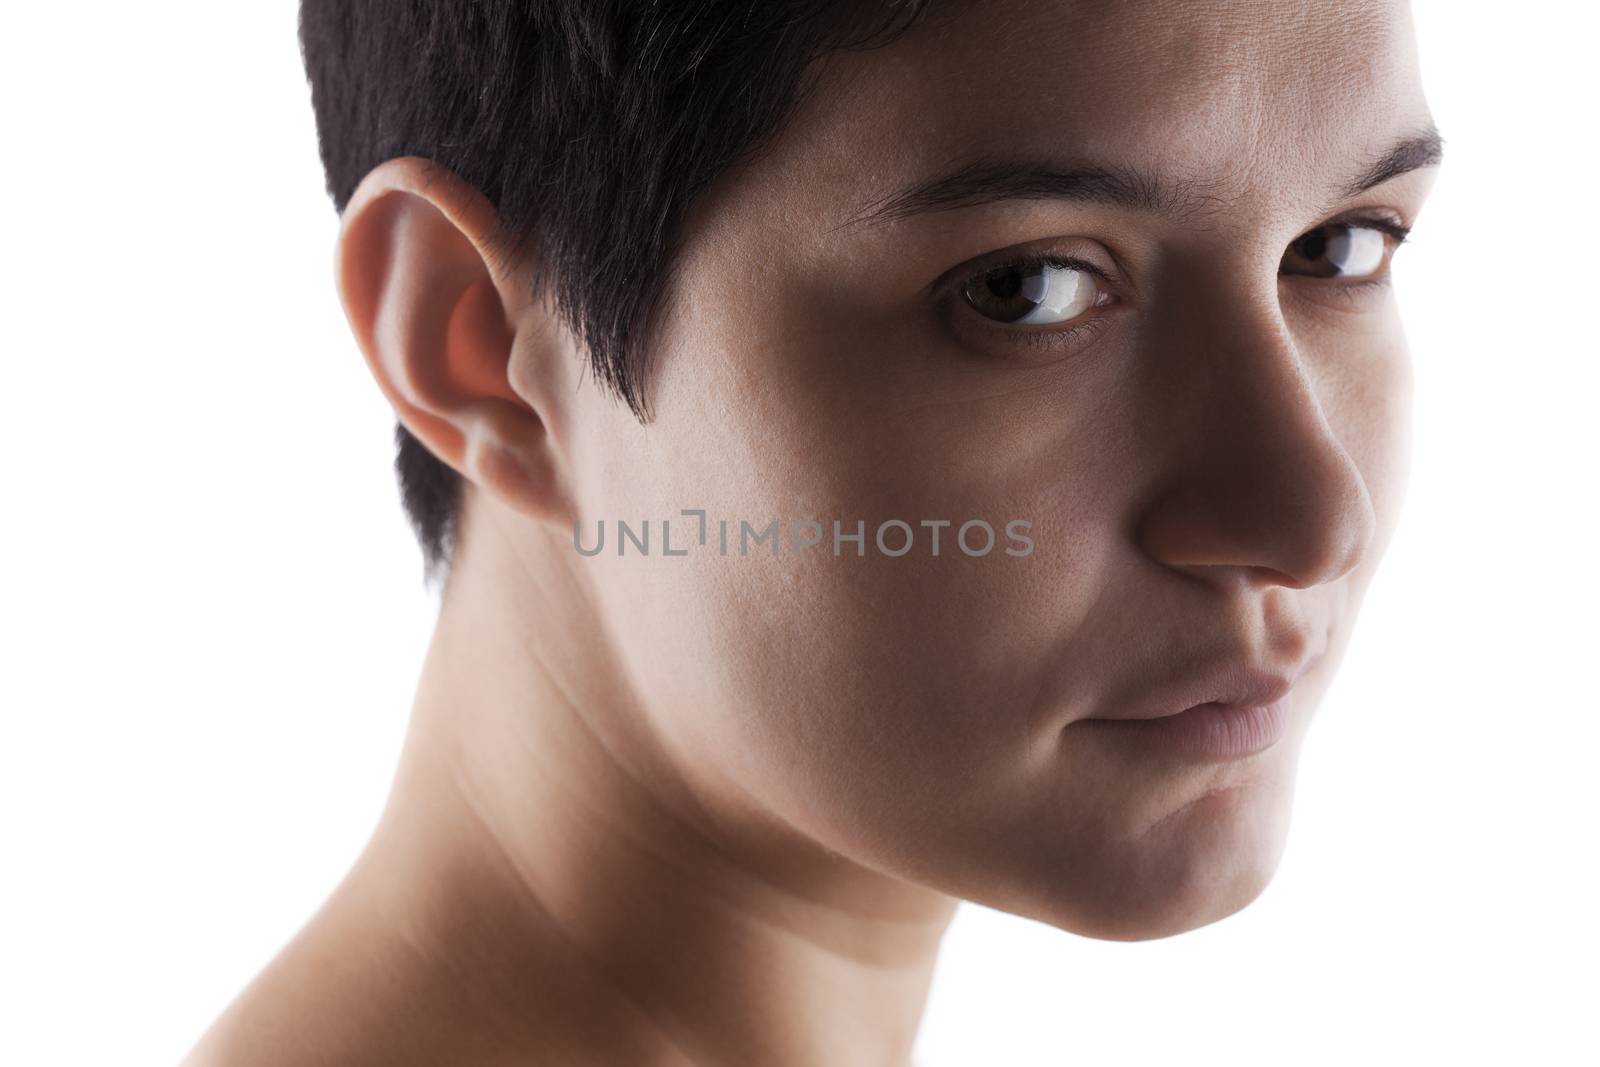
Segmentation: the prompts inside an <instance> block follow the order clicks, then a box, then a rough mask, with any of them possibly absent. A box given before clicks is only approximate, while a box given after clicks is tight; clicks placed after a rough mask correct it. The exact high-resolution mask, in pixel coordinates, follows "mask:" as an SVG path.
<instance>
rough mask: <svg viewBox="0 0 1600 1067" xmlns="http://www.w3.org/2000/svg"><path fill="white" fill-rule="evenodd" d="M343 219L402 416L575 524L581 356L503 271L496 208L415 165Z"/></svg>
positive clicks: (379, 356) (350, 258)
mask: <svg viewBox="0 0 1600 1067" xmlns="http://www.w3.org/2000/svg"><path fill="white" fill-rule="evenodd" d="M341 219H342V221H341V225H340V230H339V238H338V245H337V249H336V252H335V266H334V273H335V279H336V282H337V285H338V289H339V297H340V300H341V301H342V302H343V304H344V310H345V316H346V317H347V318H348V319H349V320H350V327H351V330H352V331H353V332H354V333H355V336H356V341H357V343H358V344H359V345H360V347H361V351H362V353H363V354H364V355H365V357H366V360H367V366H368V367H369V369H370V370H371V371H372V375H373V377H374V378H375V379H377V382H378V387H379V388H380V389H382V390H383V393H384V395H385V396H386V397H388V399H389V403H390V404H391V405H393V407H394V410H395V414H396V416H397V417H398V418H399V419H400V421H401V422H402V423H403V424H404V425H405V427H406V429H408V430H410V431H411V433H412V434H413V435H414V436H415V437H416V438H417V439H418V440H419V441H421V442H422V443H423V444H424V445H426V446H427V448H428V449H429V451H431V452H432V453H433V454H434V455H435V456H437V457H439V459H441V460H443V461H444V462H445V463H447V464H449V465H450V466H451V467H452V468H454V469H455V470H456V471H457V472H459V473H460V474H461V475H462V476H463V477H465V478H466V479H467V480H468V481H470V482H472V483H473V484H474V485H476V486H478V487H480V488H481V489H483V490H485V491H486V492H488V493H489V494H490V495H492V496H494V497H495V498H497V499H498V500H500V501H502V502H503V503H506V504H508V505H510V506H511V507H513V508H515V509H516V510H518V511H520V512H522V513H524V514H528V515H531V516H534V517H536V518H543V519H548V520H551V521H555V522H558V523H560V524H561V525H563V526H570V525H571V519H570V516H571V515H572V514H574V509H573V508H572V507H571V505H570V501H569V499H568V497H567V490H566V487H565V485H564V480H563V478H562V476H561V475H562V472H561V470H560V467H559V463H558V452H557V450H556V449H555V448H554V447H553V444H554V442H553V440H552V433H551V430H552V427H554V426H557V425H559V424H560V422H559V415H560V413H559V412H557V411H556V410H555V408H554V405H555V403H556V402H557V401H558V400H561V399H563V398H564V397H566V396H568V395H570V390H563V388H562V386H563V385H564V384H565V383H566V381H567V377H566V376H567V375H568V374H569V373H572V370H571V368H570V366H569V364H570V363H571V362H573V359H572V356H573V353H572V350H571V349H570V347H569V346H567V345H566V344H564V343H562V340H561V339H562V338H564V337H565V336H566V331H565V330H564V329H561V328H559V325H558V324H556V323H553V322H551V321H550V320H551V318H553V316H550V315H548V314H547V313H546V311H545V309H544V308H543V306H542V304H541V303H539V302H535V301H534V300H532V299H531V297H530V295H529V294H528V292H527V289H526V271H525V270H519V269H517V268H514V267H512V268H506V271H505V272H502V271H501V269H500V268H498V267H497V266H495V264H496V263H497V257H496V255H495V254H494V249H493V247H492V246H491V244H490V238H491V235H492V233H493V231H494V225H495V213H494V207H493V205H491V204H490V203H489V201H488V200H487V198H485V197H484V196H483V194H482V193H480V192H479V191H478V190H477V189H475V188H473V187H472V186H471V185H469V184H468V183H466V182H464V181H462V180H461V179H460V178H458V177H457V176H456V175H455V174H453V173H451V172H450V171H449V170H448V169H446V168H444V167H442V166H440V165H438V164H436V163H434V162H432V161H430V160H426V159H422V158H419V157H416V156H405V157H401V158H397V159H390V160H386V161H385V162H383V163H381V164H379V165H378V166H376V167H374V168H373V169H372V170H371V171H370V172H369V173H368V174H367V175H366V177H365V178H363V179H362V181H361V184H360V185H359V186H358V187H357V189H356V191H355V193H354V194H352V196H351V198H350V200H349V202H348V203H347V204H346V206H345V209H344V213H343V215H342V216H341ZM519 337H521V338H522V339H523V340H524V342H526V343H524V344H523V345H522V346H521V350H520V351H519V350H518V338H519ZM514 354H515V356H516V363H515V365H514V364H513V355H514Z"/></svg>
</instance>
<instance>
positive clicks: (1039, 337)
mask: <svg viewBox="0 0 1600 1067" xmlns="http://www.w3.org/2000/svg"><path fill="white" fill-rule="evenodd" d="M1321 226H1361V227H1368V228H1371V229H1374V230H1378V231H1380V232H1382V233H1385V234H1387V235H1388V236H1389V237H1390V239H1391V240H1392V241H1393V242H1394V244H1393V247H1392V248H1390V250H1389V254H1388V256H1387V258H1386V259H1385V263H1384V270H1383V272H1382V273H1381V274H1378V275H1377V276H1376V277H1373V278H1368V279H1367V280H1365V281H1359V282H1337V281H1332V282H1329V284H1328V285H1327V288H1328V289H1330V290H1332V291H1334V292H1336V293H1338V294H1339V295H1340V296H1342V297H1346V298H1349V299H1351V300H1355V299H1359V298H1361V297H1363V296H1365V295H1367V294H1369V293H1372V292H1374V291H1376V290H1378V289H1383V288H1387V287H1388V286H1389V285H1390V284H1391V283H1392V282H1393V278H1392V277H1391V276H1390V268H1391V266H1392V264H1393V262H1394V257H1395V254H1396V253H1398V252H1399V250H1400V247H1401V246H1402V245H1404V244H1405V243H1406V242H1407V241H1409V240H1410V237H1411V227H1409V226H1407V225H1406V224H1405V223H1403V222H1398V221H1396V220H1395V219H1393V218H1390V217H1388V216H1383V215H1377V216H1360V217H1354V218H1343V219H1334V220H1332V221H1330V222H1324V223H1321V224H1319V226H1318V227H1315V228H1320V227H1321ZM1307 232H1310V231H1307ZM1297 239H1298V238H1297ZM1040 267H1055V268H1057V269H1060V270H1077V271H1083V272H1084V273H1085V274H1089V275H1091V276H1093V277H1094V278H1096V279H1098V280H1099V281H1101V282H1104V283H1111V282H1112V278H1111V276H1110V275H1108V274H1107V273H1106V272H1105V271H1104V270H1102V269H1101V268H1099V267H1098V266H1096V265H1095V264H1093V263H1090V262H1089V261H1087V260H1084V259H1079V258H1078V257H1076V256H1064V255H1058V254H1056V253H1054V252H1033V253H1025V254H1022V255H1018V256H1014V257H1012V258H1010V259H1006V260H1001V261H999V262H996V263H991V264H987V265H985V266H982V267H979V268H978V269H977V270H974V271H969V272H967V273H966V274H964V275H963V277H962V278H961V279H960V280H961V281H963V282H965V281H970V280H971V279H972V278H974V277H976V276H977V275H979V274H982V273H986V272H988V271H992V270H999V269H1011V270H1036V269H1038V268H1040ZM1289 277H1298V275H1289ZM956 299H957V300H958V301H959V299H960V297H959V294H957V296H956ZM1112 303H1115V300H1114V299H1113V301H1112ZM1106 318H1107V316H1105V315H1104V314H1100V315H1095V316H1093V317H1091V318H1088V319H1084V320H1083V321H1081V322H1079V323H1078V324H1076V325H1074V326H1069V327H1067V328H1066V329H1059V328H1054V327H1042V328H1039V329H1034V330H1029V329H1026V328H1018V327H1016V326H1008V325H1005V324H1003V323H996V322H989V321H987V320H985V321H984V322H983V324H982V327H983V328H984V329H986V330H988V331H991V332H993V333H994V334H995V335H996V336H1003V337H1004V338H1005V339H1006V341H1007V342H1008V343H1012V344H1023V345H1030V346H1049V347H1052V348H1055V347H1059V346H1062V345H1066V344H1068V343H1070V342H1071V341H1073V340H1076V339H1077V338H1079V337H1082V336H1093V335H1094V334H1096V333H1098V332H1099V331H1100V330H1102V329H1104V328H1105V326H1106Z"/></svg>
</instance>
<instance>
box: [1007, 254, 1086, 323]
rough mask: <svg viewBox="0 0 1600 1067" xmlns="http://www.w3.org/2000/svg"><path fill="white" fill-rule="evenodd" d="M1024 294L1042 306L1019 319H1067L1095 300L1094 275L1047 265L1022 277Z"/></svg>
mask: <svg viewBox="0 0 1600 1067" xmlns="http://www.w3.org/2000/svg"><path fill="white" fill-rule="evenodd" d="M1021 293H1022V296H1023V297H1025V298H1026V299H1028V300H1031V301H1033V302H1034V303H1036V304H1037V305H1038V306H1037V307H1035V308H1034V309H1033V310H1032V311H1030V312H1028V313H1027V314H1026V315H1024V316H1022V317H1021V318H1020V319H1016V320H1014V321H1016V322H1019V323H1049V322H1065V321H1067V320H1068V319H1071V318H1075V317H1076V316H1078V315H1081V314H1083V313H1084V312H1085V311H1087V310H1088V309H1089V308H1090V307H1091V306H1092V305H1093V303H1094V279H1092V278H1091V277H1089V275H1088V274H1087V273H1085V272H1084V271H1081V270H1070V269H1068V268H1065V267H1052V266H1048V265H1047V266H1044V267H1041V268H1039V272H1038V273H1037V274H1030V275H1028V276H1027V277H1026V278H1024V279H1023V280H1022V290H1021Z"/></svg>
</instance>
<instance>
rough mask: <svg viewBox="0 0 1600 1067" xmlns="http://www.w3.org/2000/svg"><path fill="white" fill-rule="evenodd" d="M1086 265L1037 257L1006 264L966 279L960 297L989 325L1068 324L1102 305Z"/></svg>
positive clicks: (1094, 278)
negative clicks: (998, 323)
mask: <svg viewBox="0 0 1600 1067" xmlns="http://www.w3.org/2000/svg"><path fill="white" fill-rule="evenodd" d="M1086 266H1087V264H1077V263H1075V262H1073V261H1069V260H1054V259H1049V258H1041V259H1037V260H1025V261H1022V262H1017V263H1007V264H1004V265H1002V266H999V267H994V268H991V269H989V270H985V271H982V272H980V273H978V274H975V275H973V276H972V277H971V278H969V279H967V282H966V285H965V286H963V287H962V290H961V295H962V297H963V298H965V300H966V302H967V303H968V304H970V305H971V306H972V308H973V309H974V310H976V311H977V312H978V313H979V314H980V315H982V316H983V317H984V318H986V319H990V320H992V321H994V322H1004V323H1011V324H1014V325H1019V326H1043V325H1049V324H1052V323H1058V322H1067V321H1068V320H1070V319H1074V318H1077V317H1078V316H1079V315H1081V314H1083V313H1084V312H1085V311H1088V310H1089V309H1090V308H1092V307H1095V306H1097V305H1098V304H1100V303H1102V302H1104V297H1105V294H1104V293H1103V291H1102V290H1101V288H1100V286H1099V284H1098V281H1097V279H1096V277H1095V274H1094V273H1092V272H1091V271H1090V270H1087V269H1084V268H1085V267H1086Z"/></svg>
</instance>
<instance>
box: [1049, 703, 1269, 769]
mask: <svg viewBox="0 0 1600 1067" xmlns="http://www.w3.org/2000/svg"><path fill="white" fill-rule="evenodd" d="M1075 725H1077V726H1078V727H1080V728H1081V729H1082V730H1084V731H1086V732H1093V733H1096V734H1099V735H1101V736H1104V737H1107V738H1109V739H1111V740H1114V741H1116V742H1119V743H1122V744H1127V745H1130V746H1137V747H1140V748H1148V749H1150V750H1159V751H1163V752H1167V753H1170V754H1175V755H1179V756H1184V757H1189V758H1194V759H1204V760H1234V759H1243V758H1244V757H1246V756H1252V755H1255V754H1256V753H1258V752H1264V751H1266V750H1267V749H1269V748H1271V747H1272V746H1273V745H1275V744H1277V743H1278V741H1280V740H1281V739H1282V738H1283V735H1284V732H1285V731H1286V730H1287V728H1288V725H1289V695H1288V693H1284V694H1283V695H1282V696H1280V697H1279V698H1277V699H1276V700H1272V701H1269V702H1266V703H1256V704H1220V703H1216V702H1215V701H1213V702H1211V703H1207V704H1196V705H1194V706H1193V707H1189V708H1185V709H1184V710H1182V711H1180V712H1178V713H1177V714H1176V715H1161V716H1156V717H1153V718H1139V719H1080V720H1079V721H1078V722H1077V723H1076V724H1075Z"/></svg>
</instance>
